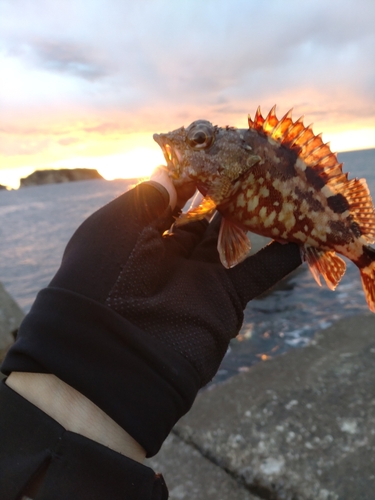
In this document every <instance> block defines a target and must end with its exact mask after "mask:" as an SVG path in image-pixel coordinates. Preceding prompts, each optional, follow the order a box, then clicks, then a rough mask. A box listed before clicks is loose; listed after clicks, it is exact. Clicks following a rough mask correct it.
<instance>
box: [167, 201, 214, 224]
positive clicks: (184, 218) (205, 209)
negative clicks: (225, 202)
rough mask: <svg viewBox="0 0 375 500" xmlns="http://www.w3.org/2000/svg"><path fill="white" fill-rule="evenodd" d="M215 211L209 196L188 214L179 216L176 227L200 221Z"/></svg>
mask: <svg viewBox="0 0 375 500" xmlns="http://www.w3.org/2000/svg"><path fill="white" fill-rule="evenodd" d="M215 209H216V203H215V202H214V200H212V199H211V198H210V197H209V196H206V197H205V198H203V200H202V201H201V203H200V204H199V205H198V206H197V207H194V208H192V209H190V210H189V211H188V212H186V213H184V214H181V215H180V217H179V218H178V219H177V220H176V222H175V225H176V226H183V225H184V224H187V223H188V222H193V221H196V220H202V219H204V218H205V217H206V216H207V217H209V216H210V215H211V214H212V213H213V211H214V210H215Z"/></svg>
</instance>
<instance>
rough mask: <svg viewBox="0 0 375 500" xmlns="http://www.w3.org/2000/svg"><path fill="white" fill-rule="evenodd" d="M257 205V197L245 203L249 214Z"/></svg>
mask: <svg viewBox="0 0 375 500" xmlns="http://www.w3.org/2000/svg"><path fill="white" fill-rule="evenodd" d="M258 205H259V197H258V196H254V197H253V198H251V200H249V201H248V202H247V209H248V211H249V212H252V211H253V210H254V209H255V208H256V207H257V206H258Z"/></svg>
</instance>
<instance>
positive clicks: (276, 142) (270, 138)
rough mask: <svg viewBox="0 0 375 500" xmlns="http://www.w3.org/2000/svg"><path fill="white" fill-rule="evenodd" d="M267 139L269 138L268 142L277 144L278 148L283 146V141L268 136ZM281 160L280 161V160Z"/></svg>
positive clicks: (273, 144)
mask: <svg viewBox="0 0 375 500" xmlns="http://www.w3.org/2000/svg"><path fill="white" fill-rule="evenodd" d="M267 139H268V142H269V143H270V144H272V146H275V147H277V148H279V147H280V146H281V143H280V142H278V141H275V139H272V137H270V136H267ZM275 159H276V158H275ZM279 161H280V160H279Z"/></svg>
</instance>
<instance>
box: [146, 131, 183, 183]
mask: <svg viewBox="0 0 375 500" xmlns="http://www.w3.org/2000/svg"><path fill="white" fill-rule="evenodd" d="M153 139H154V141H155V142H156V143H157V144H158V145H159V146H160V148H161V150H162V152H163V155H164V158H165V160H166V162H167V168H168V171H169V175H170V176H171V177H172V178H173V179H178V178H179V177H180V174H181V172H180V160H181V155H180V154H179V152H178V151H177V150H176V148H174V147H173V146H172V145H171V144H170V141H169V140H168V137H167V134H154V135H153Z"/></svg>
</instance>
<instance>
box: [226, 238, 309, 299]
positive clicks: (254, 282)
mask: <svg viewBox="0 0 375 500" xmlns="http://www.w3.org/2000/svg"><path fill="white" fill-rule="evenodd" d="M301 263H302V260H301V253H300V249H299V246H298V245H296V244H295V243H288V244H286V245H283V244H281V243H277V242H276V241H274V242H272V243H270V244H269V245H267V246H266V247H265V248H263V249H262V250H260V251H259V252H258V253H256V254H255V255H252V256H250V257H248V258H247V259H246V260H245V261H243V262H242V263H241V264H238V265H237V266H235V267H233V268H231V269H228V270H227V271H226V272H227V273H228V276H229V277H230V279H231V280H232V282H233V284H234V286H235V288H236V290H237V293H238V295H239V297H240V299H241V301H242V304H243V307H245V306H246V304H247V303H248V302H249V301H250V300H252V299H254V298H255V297H258V296H259V295H261V294H262V293H264V292H266V291H267V290H268V289H269V288H271V287H272V286H274V285H275V284H276V283H278V282H279V281H280V280H281V279H283V278H285V276H287V275H288V274H289V273H291V272H292V271H294V269H296V268H297V267H298V266H299V265H300V264H301Z"/></svg>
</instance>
